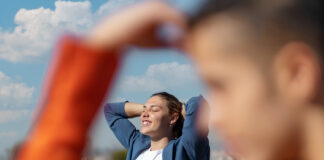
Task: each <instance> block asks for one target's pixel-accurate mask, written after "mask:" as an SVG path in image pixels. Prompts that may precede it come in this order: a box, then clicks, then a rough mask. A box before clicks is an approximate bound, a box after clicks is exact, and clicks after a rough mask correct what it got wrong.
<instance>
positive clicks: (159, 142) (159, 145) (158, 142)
mask: <svg viewBox="0 0 324 160" xmlns="http://www.w3.org/2000/svg"><path fill="white" fill-rule="evenodd" d="M171 140H172V136H165V137H151V150H152V151H154V150H161V149H163V148H164V147H165V146H166V145H167V144H168V143H169V142H170V141H171Z"/></svg>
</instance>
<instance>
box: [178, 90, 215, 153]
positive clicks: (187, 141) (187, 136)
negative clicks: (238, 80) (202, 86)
mask: <svg viewBox="0 0 324 160" xmlns="http://www.w3.org/2000/svg"><path fill="white" fill-rule="evenodd" d="M204 100H205V99H204V98H203V97H202V96H198V97H192V98H190V99H189V101H188V102H187V103H186V106H185V109H186V114H185V120H184V124H183V129H182V136H181V137H180V138H181V139H180V142H181V143H182V145H183V147H184V149H185V150H186V153H187V154H188V156H189V157H190V159H209V157H210V147H209V141H208V138H207V136H208V132H207V133H204V134H201V133H199V132H198V129H197V113H198V112H199V105H200V103H201V102H202V101H204Z"/></svg>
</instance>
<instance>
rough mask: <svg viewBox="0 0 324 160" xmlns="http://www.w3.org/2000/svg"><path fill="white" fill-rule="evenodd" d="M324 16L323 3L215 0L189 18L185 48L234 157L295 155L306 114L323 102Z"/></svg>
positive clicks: (310, 0) (316, 0)
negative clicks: (207, 94) (202, 81)
mask: <svg viewBox="0 0 324 160" xmlns="http://www.w3.org/2000/svg"><path fill="white" fill-rule="evenodd" d="M323 11H324V7H323V2H322V1H321V0H271V1H269V0H214V1H210V2H208V3H206V5H205V7H203V8H202V10H201V12H199V13H198V14H197V15H196V16H194V17H192V19H191V21H190V27H191V28H190V31H189V34H188V37H187V39H186V49H187V50H188V51H189V52H190V54H191V56H192V57H193V59H194V60H195V62H196V65H197V68H198V71H199V72H200V74H201V76H202V78H203V80H204V81H205V83H206V84H207V87H208V92H209V96H210V100H211V104H210V105H211V106H212V111H213V113H212V114H213V116H211V117H212V119H213V120H212V122H213V125H214V126H215V127H216V128H217V129H218V131H219V132H220V134H221V135H222V136H223V138H224V141H225V145H227V147H229V148H230V149H231V150H232V151H233V153H234V154H236V155H238V156H242V157H245V158H246V159H249V160H261V159H288V158H292V159H294V158H295V156H299V155H298V154H299V153H300V150H302V149H303V148H302V147H301V146H302V145H301V143H302V140H301V138H300V136H301V134H302V130H303V129H304V128H303V125H302V121H303V120H302V119H303V116H304V115H305V112H307V110H309V109H312V108H314V107H315V106H322V104H323V103H322V101H321V99H320V96H321V95H322V93H323V85H322V83H323V82H322V75H323V67H322V60H324V55H323V54H324V52H323V48H324V47H323V46H324V45H323V44H322V43H323V42H324V41H323V40H324V38H323V35H324V34H323V31H324V24H323V21H324V20H323V19H322V18H321V15H324V14H323V13H322V12H323ZM323 107H324V106H323ZM323 123H324V122H323Z"/></svg>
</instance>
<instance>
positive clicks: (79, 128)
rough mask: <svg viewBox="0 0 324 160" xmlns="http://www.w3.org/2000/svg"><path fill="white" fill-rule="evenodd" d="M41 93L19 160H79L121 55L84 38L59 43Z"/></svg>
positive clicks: (66, 39)
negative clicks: (92, 43) (33, 120)
mask: <svg viewBox="0 0 324 160" xmlns="http://www.w3.org/2000/svg"><path fill="white" fill-rule="evenodd" d="M54 54H55V58H54V59H55V60H53V62H52V64H51V66H50V71H49V73H48V75H47V78H46V79H47V80H46V82H45V86H44V87H45V90H44V91H43V93H42V98H41V104H40V107H39V108H40V109H41V111H40V112H39V115H38V116H37V121H36V122H35V124H34V126H33V127H32V129H31V131H30V133H29V135H28V137H27V138H26V140H25V142H24V143H23V145H22V149H21V151H20V152H19V154H18V158H17V159H18V160H77V159H78V160H79V159H81V156H82V151H83V148H84V146H85V143H86V139H87V134H88V129H89V127H90V125H91V122H92V121H93V119H94V117H95V115H96V112H97V111H98V109H99V107H100V106H101V103H102V101H103V100H104V98H105V96H106V91H107V90H108V89H109V86H111V83H112V80H113V77H114V75H115V72H116V69H117V68H118V63H119V59H120V56H119V55H117V54H116V53H114V52H110V53H107V51H98V50H94V49H91V48H90V47H88V46H86V45H85V44H84V43H83V42H82V40H79V39H76V38H74V37H72V36H65V37H64V38H62V40H61V41H60V44H59V45H58V48H57V50H56V52H54Z"/></svg>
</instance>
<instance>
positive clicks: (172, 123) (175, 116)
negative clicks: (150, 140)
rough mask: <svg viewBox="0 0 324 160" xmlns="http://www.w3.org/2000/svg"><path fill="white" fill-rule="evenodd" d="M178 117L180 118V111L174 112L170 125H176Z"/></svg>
mask: <svg viewBox="0 0 324 160" xmlns="http://www.w3.org/2000/svg"><path fill="white" fill-rule="evenodd" d="M178 119H179V114H178V113H173V114H172V115H171V116H170V125H174V124H175V123H176V122H177V120H178Z"/></svg>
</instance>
